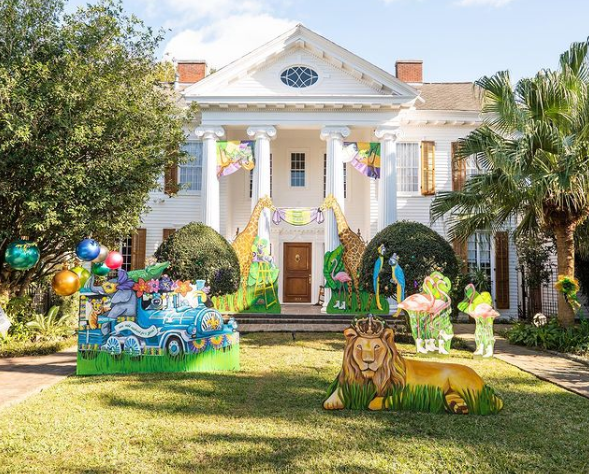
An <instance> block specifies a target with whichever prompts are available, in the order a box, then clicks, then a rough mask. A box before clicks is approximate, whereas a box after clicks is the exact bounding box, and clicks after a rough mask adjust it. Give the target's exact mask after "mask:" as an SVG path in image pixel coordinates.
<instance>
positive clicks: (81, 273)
mask: <svg viewBox="0 0 589 474" xmlns="http://www.w3.org/2000/svg"><path fill="white" fill-rule="evenodd" d="M72 272H74V273H75V274H76V275H78V278H79V279H80V287H82V286H84V284H85V283H86V282H87V281H88V278H90V272H89V271H88V270H86V269H85V268H84V267H79V266H78V267H74V268H72Z"/></svg>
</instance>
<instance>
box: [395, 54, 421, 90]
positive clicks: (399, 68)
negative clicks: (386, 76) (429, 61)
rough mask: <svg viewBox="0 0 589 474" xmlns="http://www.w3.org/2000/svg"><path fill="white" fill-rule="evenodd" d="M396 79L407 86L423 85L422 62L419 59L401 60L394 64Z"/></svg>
mask: <svg viewBox="0 0 589 474" xmlns="http://www.w3.org/2000/svg"><path fill="white" fill-rule="evenodd" d="M395 74H396V75H397V79H399V80H401V81H403V82H408V83H409V84H421V83H423V61H421V60H420V59H401V60H399V61H397V62H396V63H395Z"/></svg>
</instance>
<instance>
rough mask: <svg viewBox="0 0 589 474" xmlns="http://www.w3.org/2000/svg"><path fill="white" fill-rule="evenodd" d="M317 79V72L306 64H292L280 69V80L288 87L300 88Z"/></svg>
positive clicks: (309, 84) (313, 82) (310, 84)
mask: <svg viewBox="0 0 589 474" xmlns="http://www.w3.org/2000/svg"><path fill="white" fill-rule="evenodd" d="M318 79H319V75H318V74H317V72H315V71H313V69H311V68H310V67H306V66H293V67H289V68H288V69H285V70H284V71H282V74H281V75H280V80H281V81H282V82H283V83H284V84H286V85H287V86H289V87H296V88H297V89H302V88H304V87H309V86H312V85H313V84H315V83H316V82H317V80H318Z"/></svg>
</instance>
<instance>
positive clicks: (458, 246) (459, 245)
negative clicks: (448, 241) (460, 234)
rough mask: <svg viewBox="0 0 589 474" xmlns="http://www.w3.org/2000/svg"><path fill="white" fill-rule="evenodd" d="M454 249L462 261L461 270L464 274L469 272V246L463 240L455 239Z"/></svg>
mask: <svg viewBox="0 0 589 474" xmlns="http://www.w3.org/2000/svg"><path fill="white" fill-rule="evenodd" d="M452 248H453V249H454V252H455V253H456V256H457V257H458V258H459V259H460V262H459V263H460V266H461V268H460V270H461V271H462V273H466V272H467V271H468V245H467V243H466V242H465V241H463V240H458V239H454V240H453V241H452Z"/></svg>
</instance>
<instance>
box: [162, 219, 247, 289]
mask: <svg viewBox="0 0 589 474" xmlns="http://www.w3.org/2000/svg"><path fill="white" fill-rule="evenodd" d="M155 257H156V258H157V259H158V260H159V261H162V262H164V261H167V262H170V268H169V271H168V274H169V275H170V276H171V277H172V278H174V279H179V280H206V282H207V283H206V284H207V285H208V286H210V288H211V292H210V294H211V296H218V295H224V294H229V293H233V292H235V291H236V290H237V288H238V286H239V261H238V260H237V255H236V253H235V250H233V247H231V245H230V244H229V242H227V240H225V238H224V237H223V236H221V234H219V233H218V232H216V231H215V230H214V229H212V228H211V227H209V226H207V225H205V224H202V223H200V222H191V223H190V224H188V225H185V226H184V227H182V228H181V229H179V230H178V231H177V232H175V233H173V234H172V235H171V236H170V237H168V238H167V239H166V240H165V241H164V242H162V244H161V245H160V246H159V248H158V249H157V251H156V252H155Z"/></svg>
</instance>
